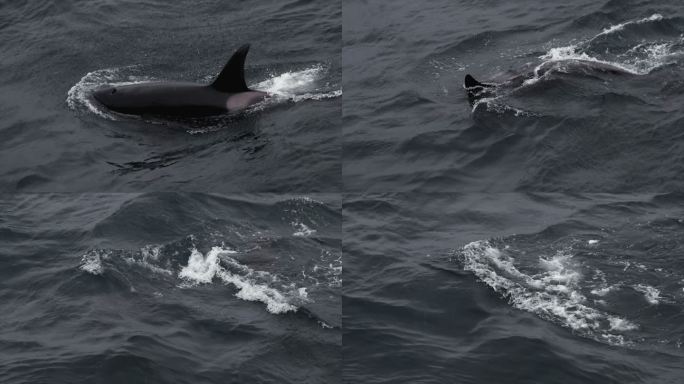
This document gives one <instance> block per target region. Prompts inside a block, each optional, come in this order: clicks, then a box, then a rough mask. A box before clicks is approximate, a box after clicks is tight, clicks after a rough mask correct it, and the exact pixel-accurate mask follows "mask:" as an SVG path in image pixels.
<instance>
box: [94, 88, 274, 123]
mask: <svg viewBox="0 0 684 384" xmlns="http://www.w3.org/2000/svg"><path fill="white" fill-rule="evenodd" d="M93 96H94V98H95V99H96V100H97V101H98V102H100V103H101V104H102V105H104V106H106V107H107V108H109V109H111V110H113V111H115V112H119V113H124V114H131V115H176V116H178V115H181V116H204V115H217V114H222V113H227V112H236V111H239V110H242V109H245V108H247V107H249V106H250V105H253V104H256V103H258V102H260V101H262V100H264V98H265V97H266V96H267V93H266V92H261V91H252V90H249V91H245V92H235V93H227V92H221V91H218V90H216V89H215V88H213V87H212V86H211V85H203V84H196V83H182V82H159V83H140V84H129V85H122V86H107V87H105V88H102V89H99V90H97V91H95V92H94V93H93Z"/></svg>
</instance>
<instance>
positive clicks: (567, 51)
mask: <svg viewBox="0 0 684 384" xmlns="http://www.w3.org/2000/svg"><path fill="white" fill-rule="evenodd" d="M662 19H663V16H662V15H660V14H653V15H651V16H649V17H646V18H643V19H639V20H634V21H627V22H624V23H620V24H617V25H613V26H610V27H608V28H606V29H604V30H603V31H602V32H600V33H599V34H597V35H596V36H594V37H592V38H591V39H589V40H585V41H582V42H579V43H576V44H571V45H568V46H564V47H555V48H551V49H550V50H549V51H548V52H546V53H545V54H544V55H542V56H540V57H539V58H540V59H542V61H543V62H542V64H540V65H539V66H537V68H535V74H538V71H539V69H540V68H542V66H544V65H548V64H549V63H553V62H563V61H586V62H593V63H596V64H601V65H608V66H612V67H616V68H619V69H621V70H623V71H625V72H628V73H632V74H635V75H645V74H648V73H650V72H652V71H653V70H654V69H657V68H659V67H662V66H663V65H667V64H670V63H672V62H673V58H674V57H676V56H679V55H681V54H684V52H681V51H677V50H674V51H673V47H674V46H675V45H677V44H679V43H680V42H679V41H675V42H664V43H663V42H657V43H656V42H650V43H641V44H638V45H636V46H635V47H633V48H631V49H629V50H628V51H627V52H625V53H624V54H622V55H620V59H619V61H609V60H603V59H600V58H597V57H594V56H592V55H590V54H588V53H587V52H585V49H586V47H587V46H589V45H590V44H591V43H592V42H593V41H594V40H595V39H597V38H598V37H600V36H605V35H609V34H612V33H614V32H617V31H621V30H623V29H624V28H625V27H626V26H628V25H631V24H643V23H648V22H653V21H658V20H662ZM557 70H562V66H561V67H559V68H557ZM539 77H540V76H538V75H537V76H536V77H535V78H533V79H530V80H528V81H527V82H526V83H533V82H536V81H537V80H538V79H539Z"/></svg>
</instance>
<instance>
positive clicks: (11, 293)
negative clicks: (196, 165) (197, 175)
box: [0, 192, 342, 384]
mask: <svg viewBox="0 0 684 384" xmlns="http://www.w3.org/2000/svg"><path fill="white" fill-rule="evenodd" d="M0 207H2V211H0V212H2V213H0V234H1V236H2V242H0V254H1V255H2V257H1V258H0V281H1V283H0V307H1V308H0V313H2V315H0V324H1V326H2V331H1V332H0V346H1V347H0V378H2V380H1V381H2V382H3V383H8V384H9V383H247V382H251V383H338V382H340V379H341V375H340V368H341V341H342V340H341V298H340V294H341V271H342V259H341V248H340V247H341V212H340V210H341V205H340V200H339V197H338V196H335V195H307V196H284V195H253V194H250V195H230V196H226V195H217V194H201V193H192V194H190V193H171V192H164V193H147V194H85V195H77V194H27V195H15V196H11V197H3V198H1V199H0Z"/></svg>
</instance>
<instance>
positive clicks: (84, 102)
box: [66, 66, 149, 120]
mask: <svg viewBox="0 0 684 384" xmlns="http://www.w3.org/2000/svg"><path fill="white" fill-rule="evenodd" d="M134 67H135V66H130V67H123V68H111V69H110V68H108V69H100V70H97V71H93V72H88V73H87V74H85V76H83V77H82V78H81V80H79V81H78V83H76V84H74V85H73V86H72V87H71V88H70V89H69V91H68V92H67V98H66V103H67V106H68V107H69V108H71V109H72V110H75V111H78V110H82V109H83V108H85V109H87V110H89V111H90V112H92V113H94V114H96V115H98V116H100V117H103V118H105V119H109V120H117V115H116V114H114V113H111V112H109V111H108V110H107V109H105V108H101V107H100V106H99V104H98V103H97V102H95V101H94V100H93V98H92V96H91V95H92V93H93V91H94V90H96V89H98V88H100V87H102V86H103V85H106V84H112V85H119V86H120V85H128V84H138V83H143V82H146V81H149V79H146V78H141V77H134V76H128V77H126V79H125V80H124V79H123V75H122V74H121V71H122V70H124V69H130V68H134Z"/></svg>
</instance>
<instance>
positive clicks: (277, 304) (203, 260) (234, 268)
mask: <svg viewBox="0 0 684 384" xmlns="http://www.w3.org/2000/svg"><path fill="white" fill-rule="evenodd" d="M235 253H236V252H235V251H234V250H231V249H228V248H222V247H213V248H212V249H211V250H210V251H209V252H207V254H206V255H203V254H202V253H201V252H199V251H198V250H197V249H192V251H191V254H190V257H189V258H188V264H187V265H186V266H184V267H183V268H182V269H181V271H180V272H179V273H178V277H179V278H181V279H183V280H184V281H185V282H186V283H187V285H186V287H187V286H195V285H198V284H209V283H211V282H212V281H213V280H214V279H215V278H218V279H220V280H221V281H222V282H223V283H225V284H230V285H232V286H234V287H235V288H237V290H238V291H237V292H236V293H235V296H236V297H237V298H239V299H242V300H246V301H258V302H262V303H264V304H266V309H267V310H268V311H269V312H270V313H273V314H281V313H286V312H296V311H297V309H298V307H297V306H296V305H294V304H292V303H291V301H292V300H299V301H306V299H307V292H306V289H305V288H301V287H300V288H296V287H294V286H292V289H288V290H287V292H284V291H281V290H279V289H277V288H274V287H272V286H270V285H269V284H270V283H274V282H277V281H279V280H281V279H280V278H279V277H278V276H273V275H271V274H270V273H269V272H265V271H255V270H253V269H251V268H249V267H247V266H245V265H242V264H240V263H239V262H238V261H237V260H235V259H233V258H231V257H229V256H227V255H231V254H235ZM222 262H223V263H224V264H225V266H224V265H222ZM281 288H283V287H281Z"/></svg>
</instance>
